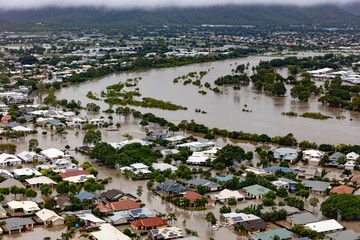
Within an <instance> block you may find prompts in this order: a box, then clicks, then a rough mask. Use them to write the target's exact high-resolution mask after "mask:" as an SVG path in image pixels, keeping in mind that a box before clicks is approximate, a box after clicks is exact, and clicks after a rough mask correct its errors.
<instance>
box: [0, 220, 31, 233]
mask: <svg viewBox="0 0 360 240" xmlns="http://www.w3.org/2000/svg"><path fill="white" fill-rule="evenodd" d="M3 221H5V222H6V225H5V228H6V229H7V230H9V231H13V230H18V229H20V228H21V226H23V225H30V224H34V223H35V222H34V221H33V220H32V219H31V218H19V217H14V218H8V219H4V220H3Z"/></svg>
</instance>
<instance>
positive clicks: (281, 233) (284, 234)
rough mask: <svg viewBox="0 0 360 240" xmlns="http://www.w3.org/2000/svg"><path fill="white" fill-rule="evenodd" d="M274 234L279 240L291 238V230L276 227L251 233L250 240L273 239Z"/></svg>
mask: <svg viewBox="0 0 360 240" xmlns="http://www.w3.org/2000/svg"><path fill="white" fill-rule="evenodd" d="M275 236H278V237H279V239H280V240H286V239H292V232H290V231H289V230H287V229H285V228H278V229H275V230H270V231H266V232H259V233H254V234H251V239H252V240H273V239H274V237H275Z"/></svg>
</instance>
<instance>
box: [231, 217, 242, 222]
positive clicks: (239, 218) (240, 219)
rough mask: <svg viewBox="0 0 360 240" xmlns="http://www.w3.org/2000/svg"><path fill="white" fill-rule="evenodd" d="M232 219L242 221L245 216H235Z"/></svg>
mask: <svg viewBox="0 0 360 240" xmlns="http://www.w3.org/2000/svg"><path fill="white" fill-rule="evenodd" d="M232 220H233V221H234V222H240V221H242V220H243V218H242V217H233V218H232Z"/></svg>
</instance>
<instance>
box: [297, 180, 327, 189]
mask: <svg viewBox="0 0 360 240" xmlns="http://www.w3.org/2000/svg"><path fill="white" fill-rule="evenodd" d="M301 184H302V185H303V186H304V187H306V188H310V189H311V191H319V192H324V191H326V189H328V187H330V185H331V184H330V183H329V182H323V181H311V180H304V181H302V182H301Z"/></svg>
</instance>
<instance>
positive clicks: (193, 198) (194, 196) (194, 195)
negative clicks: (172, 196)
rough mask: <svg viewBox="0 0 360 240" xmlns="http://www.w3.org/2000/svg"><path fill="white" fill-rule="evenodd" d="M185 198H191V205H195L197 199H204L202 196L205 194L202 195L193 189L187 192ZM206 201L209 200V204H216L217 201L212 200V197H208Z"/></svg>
mask: <svg viewBox="0 0 360 240" xmlns="http://www.w3.org/2000/svg"><path fill="white" fill-rule="evenodd" d="M184 198H187V199H189V200H190V205H191V206H193V205H194V203H195V201H196V200H197V199H202V198H204V196H202V195H200V194H198V193H196V192H193V191H188V192H186V193H185V195H184ZM206 201H207V203H208V204H214V203H215V201H214V200H212V199H211V198H206Z"/></svg>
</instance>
